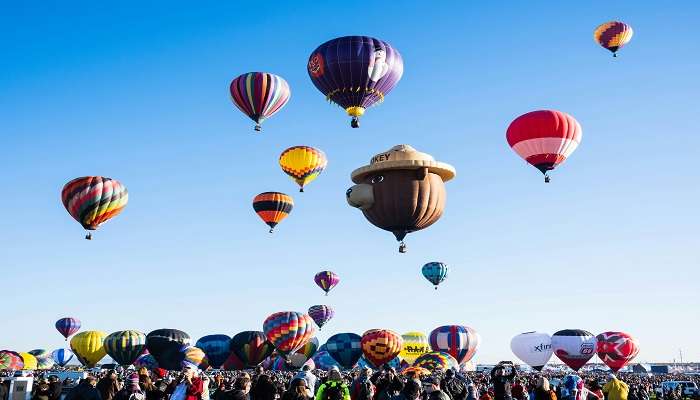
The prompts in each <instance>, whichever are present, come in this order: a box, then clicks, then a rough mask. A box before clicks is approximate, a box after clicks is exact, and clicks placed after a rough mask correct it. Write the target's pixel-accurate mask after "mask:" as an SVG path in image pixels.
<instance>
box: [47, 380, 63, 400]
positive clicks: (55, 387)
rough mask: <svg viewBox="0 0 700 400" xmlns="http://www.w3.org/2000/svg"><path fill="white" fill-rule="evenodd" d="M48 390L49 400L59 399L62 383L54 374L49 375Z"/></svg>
mask: <svg viewBox="0 0 700 400" xmlns="http://www.w3.org/2000/svg"><path fill="white" fill-rule="evenodd" d="M49 390H50V391H51V394H50V395H49V400H60V398H61V392H62V391H63V383H62V382H61V381H60V380H59V379H58V377H57V376H56V375H50V376H49Z"/></svg>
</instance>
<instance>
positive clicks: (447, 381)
mask: <svg viewBox="0 0 700 400" xmlns="http://www.w3.org/2000/svg"><path fill="white" fill-rule="evenodd" d="M440 389H442V391H443V392H445V393H447V395H448V396H450V398H451V399H452V400H466V399H467V385H465V384H464V382H462V381H461V380H460V379H459V378H457V377H456V376H455V371H454V370H453V369H448V370H447V372H445V378H444V379H443V380H442V382H440ZM521 400H526V399H521Z"/></svg>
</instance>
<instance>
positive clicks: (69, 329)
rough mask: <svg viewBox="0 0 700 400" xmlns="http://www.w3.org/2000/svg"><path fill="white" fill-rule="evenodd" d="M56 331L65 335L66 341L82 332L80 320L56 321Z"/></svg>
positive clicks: (66, 319)
mask: <svg viewBox="0 0 700 400" xmlns="http://www.w3.org/2000/svg"><path fill="white" fill-rule="evenodd" d="M55 325H56V330H57V331H58V332H59V333H60V334H61V335H63V337H64V338H66V340H68V337H69V336H71V335H73V334H75V333H76V332H78V331H79V330H80V320H79V319H78V318H73V317H65V318H61V319H59V320H58V321H56V324H55Z"/></svg>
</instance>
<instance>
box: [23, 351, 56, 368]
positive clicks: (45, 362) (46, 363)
mask: <svg viewBox="0 0 700 400" xmlns="http://www.w3.org/2000/svg"><path fill="white" fill-rule="evenodd" d="M29 354H31V355H33V356H34V357H35V358H36V362H37V369H50V368H52V367H53V365H54V364H55V363H54V361H53V358H51V353H50V352H49V351H48V350H46V349H35V350H32V351H29Z"/></svg>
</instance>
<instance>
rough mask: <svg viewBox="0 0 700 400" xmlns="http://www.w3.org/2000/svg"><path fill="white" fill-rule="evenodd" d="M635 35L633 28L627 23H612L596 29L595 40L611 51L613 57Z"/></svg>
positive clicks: (594, 32)
mask: <svg viewBox="0 0 700 400" xmlns="http://www.w3.org/2000/svg"><path fill="white" fill-rule="evenodd" d="M633 34H634V31H633V30H632V27H631V26H629V25H627V24H626V23H624V22H620V21H610V22H606V23H604V24H601V25H598V27H597V28H595V31H593V40H595V41H596V43H598V44H599V45H601V46H602V47H603V48H604V49H607V50H609V51H611V52H612V53H613V56H616V53H617V51H618V50H620V49H621V48H622V46H624V45H626V44H627V43H629V41H630V40H632V35H633Z"/></svg>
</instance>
